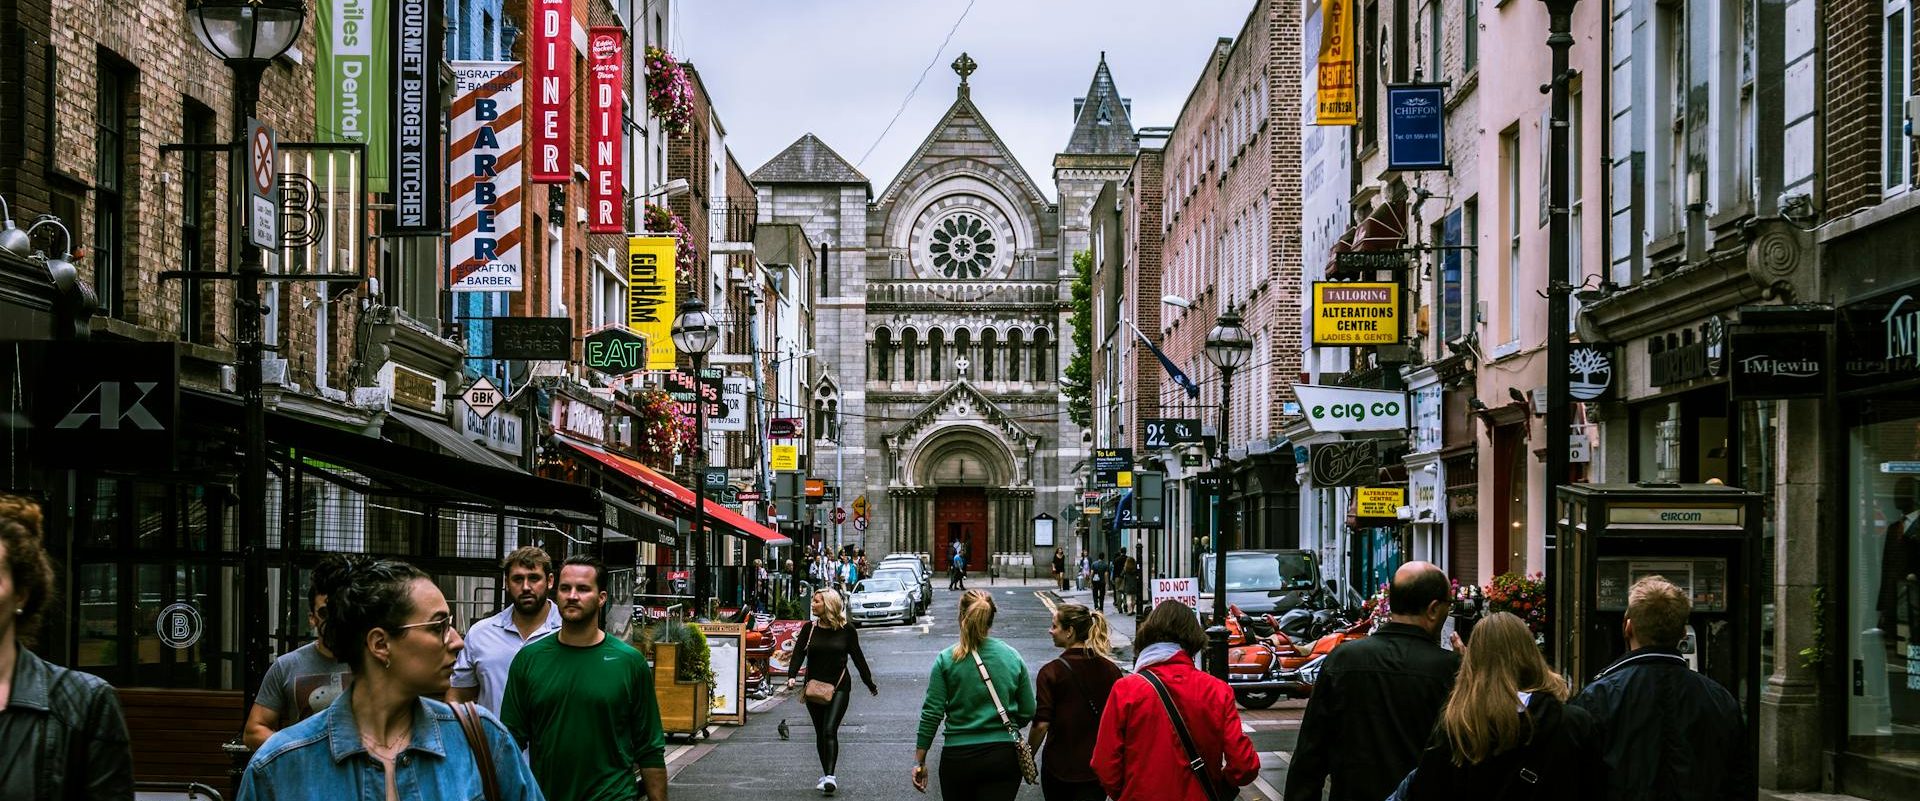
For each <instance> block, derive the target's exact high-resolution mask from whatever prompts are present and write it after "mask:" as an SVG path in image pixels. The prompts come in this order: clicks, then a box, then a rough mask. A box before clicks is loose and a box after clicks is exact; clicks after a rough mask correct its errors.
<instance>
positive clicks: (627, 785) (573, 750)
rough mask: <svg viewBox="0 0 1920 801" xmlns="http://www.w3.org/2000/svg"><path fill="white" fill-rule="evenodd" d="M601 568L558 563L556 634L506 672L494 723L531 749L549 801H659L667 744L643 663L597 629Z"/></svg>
mask: <svg viewBox="0 0 1920 801" xmlns="http://www.w3.org/2000/svg"><path fill="white" fill-rule="evenodd" d="M606 572H607V571H606V566H605V565H603V564H601V563H600V560H598V559H595V558H593V557H591V556H572V557H568V558H567V561H565V562H563V563H562V564H561V566H560V576H559V580H558V581H557V582H556V592H555V595H556V600H558V601H559V603H560V631H559V632H557V633H555V634H554V635H553V636H550V637H547V638H545V639H541V640H536V641H534V642H532V643H529V644H528V645H527V646H526V647H525V648H522V649H521V650H520V653H519V655H518V656H515V657H514V659H513V666H512V667H511V668H509V669H508V671H507V694H506V699H505V700H504V701H503V702H502V703H501V708H500V721H501V722H502V723H505V724H506V725H507V729H508V730H509V731H511V732H513V736H514V737H515V738H516V739H518V740H519V741H520V743H521V745H523V746H525V747H526V748H528V749H529V754H528V756H529V757H530V761H531V762H532V766H533V778H534V779H535V780H536V781H538V782H539V783H540V790H541V792H543V793H544V794H545V795H546V797H547V798H548V799H549V801H637V799H639V798H640V788H639V787H638V786H637V785H636V783H635V782H634V779H633V776H634V771H635V770H636V769H637V770H638V771H639V774H640V779H641V781H642V782H643V783H644V784H645V785H646V792H647V798H648V801H667V759H666V757H667V738H666V730H665V729H663V728H661V726H660V707H659V705H658V704H657V703H655V701H654V697H653V668H651V667H650V666H648V665H647V658H646V657H645V656H642V655H641V654H640V652H639V651H637V650H635V649H634V647H633V646H631V645H628V644H626V643H624V642H621V641H620V640H619V638H616V637H608V636H607V633H606V632H605V631H602V630H601V629H600V607H601V605H602V604H605V603H606V601H607V591H606V584H605V583H604V582H605V579H606Z"/></svg>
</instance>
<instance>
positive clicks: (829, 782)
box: [820, 776, 838, 795]
mask: <svg viewBox="0 0 1920 801" xmlns="http://www.w3.org/2000/svg"><path fill="white" fill-rule="evenodd" d="M837 785H838V782H836V781H835V780H834V778H833V777H832V776H822V777H820V792H821V794H823V795H833V791H834V790H836V789H838V787H837Z"/></svg>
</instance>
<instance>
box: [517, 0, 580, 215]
mask: <svg viewBox="0 0 1920 801" xmlns="http://www.w3.org/2000/svg"><path fill="white" fill-rule="evenodd" d="M527 68H528V70H529V71H530V72H531V74H532V78H533V96H532V97H530V98H528V102H527V106H528V108H529V110H530V111H532V112H533V126H532V139H531V141H530V142H528V144H529V145H530V146H531V147H530V148H529V150H528V151H527V161H528V163H529V164H530V167H529V169H528V172H527V178H528V180H531V181H533V182H534V183H539V184H563V183H566V182H567V181H568V180H569V179H570V178H571V176H570V175H568V171H569V165H571V164H573V147H572V141H573V140H572V136H573V9H572V3H570V2H567V0H535V3H534V5H533V41H532V42H531V43H530V46H529V47H528V48H527Z"/></svg>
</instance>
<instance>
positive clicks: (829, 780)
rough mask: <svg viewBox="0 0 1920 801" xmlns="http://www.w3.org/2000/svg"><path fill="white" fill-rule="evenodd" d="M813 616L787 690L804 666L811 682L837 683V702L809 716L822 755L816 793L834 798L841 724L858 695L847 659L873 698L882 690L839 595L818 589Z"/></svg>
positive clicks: (815, 707) (811, 708)
mask: <svg viewBox="0 0 1920 801" xmlns="http://www.w3.org/2000/svg"><path fill="white" fill-rule="evenodd" d="M813 616H814V621H813V622H811V623H808V624H807V625H806V626H804V627H802V628H801V629H800V634H799V635H798V636H797V637H795V638H794V642H793V660H792V661H791V662H789V663H788V668H787V686H788V687H792V686H793V685H794V677H795V676H798V675H800V668H801V667H802V666H804V667H805V668H806V669H807V678H808V679H818V680H820V681H830V682H833V683H834V692H833V700H832V701H829V702H827V703H824V704H814V703H809V704H807V716H808V717H811V718H813V736H814V745H815V747H817V748H818V749H819V751H820V783H819V784H816V785H814V789H816V790H819V791H820V793H821V795H833V791H834V790H836V789H838V788H839V783H840V782H839V780H838V779H836V778H835V777H834V775H833V770H834V766H835V765H836V764H838V763H839V761H840V721H841V720H843V719H845V718H846V716H847V700H848V698H850V697H851V696H852V695H853V682H852V681H850V680H849V679H850V678H851V677H850V676H849V675H848V668H847V660H848V658H852V660H853V664H854V666H855V667H858V668H860V680H861V681H862V682H865V683H866V685H867V693H868V694H869V695H879V694H880V688H879V687H877V686H875V685H874V683H873V672H872V671H870V670H868V669H867V656H866V654H863V653H861V652H860V635H859V634H857V633H855V632H854V630H853V627H852V626H850V625H847V608H846V606H845V605H843V604H842V603H841V602H840V594H839V593H837V592H834V591H832V590H816V591H814V593H813Z"/></svg>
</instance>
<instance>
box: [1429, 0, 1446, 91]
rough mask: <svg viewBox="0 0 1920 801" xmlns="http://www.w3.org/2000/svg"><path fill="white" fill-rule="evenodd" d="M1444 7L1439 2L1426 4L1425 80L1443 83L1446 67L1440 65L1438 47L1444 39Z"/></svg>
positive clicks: (1437, 0)
mask: <svg viewBox="0 0 1920 801" xmlns="http://www.w3.org/2000/svg"><path fill="white" fill-rule="evenodd" d="M1445 10H1446V7H1445V6H1442V5H1440V0H1428V2H1427V74H1426V76H1425V77H1426V80H1429V81H1444V80H1446V79H1447V72H1446V67H1445V66H1443V65H1442V64H1441V63H1440V53H1441V47H1440V45H1441V44H1442V43H1443V42H1444V41H1445V39H1446V23H1445V22H1444V21H1443V20H1444V19H1445V17H1444V14H1443V12H1444V11H1445Z"/></svg>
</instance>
